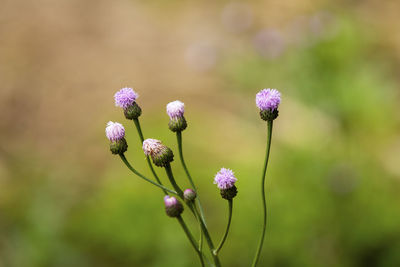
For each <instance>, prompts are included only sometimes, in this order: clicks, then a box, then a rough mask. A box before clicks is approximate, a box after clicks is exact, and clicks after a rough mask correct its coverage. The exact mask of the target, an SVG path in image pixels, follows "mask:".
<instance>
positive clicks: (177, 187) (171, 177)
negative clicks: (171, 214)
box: [164, 163, 184, 200]
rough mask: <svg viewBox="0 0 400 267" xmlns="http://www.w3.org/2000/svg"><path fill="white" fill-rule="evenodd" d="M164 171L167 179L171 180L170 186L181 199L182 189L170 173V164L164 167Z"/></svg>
mask: <svg viewBox="0 0 400 267" xmlns="http://www.w3.org/2000/svg"><path fill="white" fill-rule="evenodd" d="M164 168H165V171H166V172H167V176H168V179H169V181H170V182H171V185H172V187H173V188H174V189H175V191H176V192H178V196H179V197H180V198H181V199H182V200H184V199H183V191H182V189H181V188H180V187H179V185H178V184H177V183H176V181H175V178H174V175H173V173H172V169H171V164H169V163H168V164H167V165H166V166H165V167H164Z"/></svg>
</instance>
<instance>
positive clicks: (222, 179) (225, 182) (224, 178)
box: [214, 168, 237, 200]
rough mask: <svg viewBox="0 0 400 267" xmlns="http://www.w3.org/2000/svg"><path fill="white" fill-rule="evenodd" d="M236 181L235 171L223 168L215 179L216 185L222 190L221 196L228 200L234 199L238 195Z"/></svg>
mask: <svg viewBox="0 0 400 267" xmlns="http://www.w3.org/2000/svg"><path fill="white" fill-rule="evenodd" d="M236 181H237V179H236V177H235V175H234V174H233V171H232V170H230V169H225V168H222V169H221V170H220V171H219V172H218V173H217V174H216V175H215V178H214V184H217V186H218V188H219V189H220V190H221V192H220V193H221V196H222V197H223V198H225V199H228V200H230V199H233V198H234V197H235V196H236V194H237V188H236V186H235V182H236Z"/></svg>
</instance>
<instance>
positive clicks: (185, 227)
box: [177, 215, 204, 267]
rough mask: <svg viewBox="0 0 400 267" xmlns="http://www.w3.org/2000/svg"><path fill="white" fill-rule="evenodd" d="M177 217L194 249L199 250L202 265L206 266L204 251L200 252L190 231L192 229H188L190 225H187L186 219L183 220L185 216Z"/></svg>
mask: <svg viewBox="0 0 400 267" xmlns="http://www.w3.org/2000/svg"><path fill="white" fill-rule="evenodd" d="M177 219H178V221H179V223H180V225H181V226H182V229H183V231H184V232H185V234H186V236H187V238H188V239H189V241H190V244H192V246H193V248H194V249H195V250H196V252H197V255H199V258H200V262H201V266H203V267H204V260H203V255H202V253H201V252H200V250H199V249H198V248H197V245H196V241H195V239H194V237H193V235H192V233H191V232H190V230H189V229H188V227H187V225H186V223H185V221H184V220H183V218H182V217H181V216H180V215H179V216H178V217H177Z"/></svg>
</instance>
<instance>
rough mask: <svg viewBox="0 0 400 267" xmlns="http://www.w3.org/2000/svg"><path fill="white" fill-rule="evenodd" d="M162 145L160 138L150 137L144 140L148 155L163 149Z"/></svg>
mask: <svg viewBox="0 0 400 267" xmlns="http://www.w3.org/2000/svg"><path fill="white" fill-rule="evenodd" d="M162 146H163V144H162V143H161V141H160V140H157V139H151V138H148V139H146V140H144V141H143V152H144V154H145V155H146V156H150V155H152V154H157V153H159V152H160V151H161V148H162Z"/></svg>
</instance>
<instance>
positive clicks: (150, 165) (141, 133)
mask: <svg viewBox="0 0 400 267" xmlns="http://www.w3.org/2000/svg"><path fill="white" fill-rule="evenodd" d="M133 122H134V123H135V126H136V130H137V132H138V134H139V137H140V141H141V145H143V141H144V137H143V132H142V128H141V127H140V122H139V119H134V120H133ZM146 161H147V164H148V165H149V168H150V170H151V172H152V173H153V176H154V178H155V179H156V181H157V183H159V184H161V185H162V183H161V180H160V178H158V176H157V173H156V171H155V170H154V168H153V164H151V160H150V157H149V156H146ZM163 191H164V194H165V195H167V192H166V191H165V190H164V189H163Z"/></svg>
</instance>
